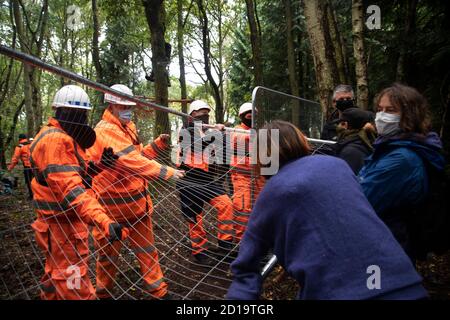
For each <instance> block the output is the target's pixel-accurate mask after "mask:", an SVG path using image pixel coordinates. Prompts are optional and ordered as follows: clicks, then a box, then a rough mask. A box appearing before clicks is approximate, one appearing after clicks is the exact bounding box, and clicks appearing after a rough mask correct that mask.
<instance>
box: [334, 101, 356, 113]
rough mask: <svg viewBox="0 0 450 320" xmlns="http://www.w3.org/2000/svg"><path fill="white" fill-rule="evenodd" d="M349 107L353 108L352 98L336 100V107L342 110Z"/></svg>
mask: <svg viewBox="0 0 450 320" xmlns="http://www.w3.org/2000/svg"><path fill="white" fill-rule="evenodd" d="M349 108H354V105H353V100H336V109H338V110H339V111H344V110H347V109H349Z"/></svg>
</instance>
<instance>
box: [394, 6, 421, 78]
mask: <svg viewBox="0 0 450 320" xmlns="http://www.w3.org/2000/svg"><path fill="white" fill-rule="evenodd" d="M417 3H418V0H408V1H407V2H406V5H405V7H406V20H405V26H404V30H403V32H402V34H401V37H400V55H399V58H398V62H397V75H396V81H399V82H404V81H405V79H407V71H408V64H409V60H410V58H409V56H410V54H409V53H410V52H412V51H414V45H415V34H416V10H417Z"/></svg>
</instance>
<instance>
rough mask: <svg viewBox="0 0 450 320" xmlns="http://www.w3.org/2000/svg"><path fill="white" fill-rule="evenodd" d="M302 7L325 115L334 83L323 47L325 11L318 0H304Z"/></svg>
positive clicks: (324, 43)
mask: <svg viewBox="0 0 450 320" xmlns="http://www.w3.org/2000/svg"><path fill="white" fill-rule="evenodd" d="M303 8H304V13H305V18H306V28H307V30H308V37H309V42H310V45H311V51H312V55H313V60H314V67H315V71H316V82H317V87H318V93H319V94H318V95H319V101H320V104H321V107H322V111H323V113H324V115H325V114H327V112H328V107H329V106H330V105H331V104H330V98H331V94H332V91H333V87H334V85H335V80H334V74H333V66H332V62H331V61H330V59H329V57H328V56H327V54H326V52H325V51H326V50H325V48H327V47H329V43H327V39H326V37H325V33H326V29H325V26H324V24H325V19H326V11H325V10H324V2H323V1H320V0H305V1H303Z"/></svg>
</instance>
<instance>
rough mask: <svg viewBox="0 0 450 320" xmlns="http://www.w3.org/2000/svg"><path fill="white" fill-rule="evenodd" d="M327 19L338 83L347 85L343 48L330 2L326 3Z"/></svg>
mask: <svg viewBox="0 0 450 320" xmlns="http://www.w3.org/2000/svg"><path fill="white" fill-rule="evenodd" d="M326 8H327V19H328V28H329V31H330V37H331V43H332V45H333V50H334V58H335V61H336V68H337V72H338V75H339V79H338V82H339V83H341V84H348V83H349V79H348V69H347V65H346V59H345V54H344V53H345V48H344V47H343V43H342V41H341V40H342V38H341V34H340V32H339V28H338V24H337V21H336V14H335V11H334V9H333V7H332V5H331V1H329V0H328V1H327V5H326Z"/></svg>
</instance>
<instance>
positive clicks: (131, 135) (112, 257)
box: [88, 84, 184, 299]
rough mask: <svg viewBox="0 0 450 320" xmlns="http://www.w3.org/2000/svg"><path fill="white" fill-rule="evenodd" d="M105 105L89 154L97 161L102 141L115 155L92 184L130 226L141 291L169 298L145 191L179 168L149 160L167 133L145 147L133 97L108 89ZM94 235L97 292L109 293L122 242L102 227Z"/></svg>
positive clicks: (106, 205) (178, 173)
mask: <svg viewBox="0 0 450 320" xmlns="http://www.w3.org/2000/svg"><path fill="white" fill-rule="evenodd" d="M111 88H112V89H114V90H117V91H120V92H123V93H126V94H129V95H133V93H132V91H131V90H130V89H129V88H128V87H127V86H125V85H121V84H116V85H113V86H112V87H111ZM105 102H107V103H108V104H109V105H108V108H107V109H106V110H105V112H104V114H103V117H102V120H101V121H100V122H99V123H98V124H97V126H96V127H95V132H96V133H97V140H96V142H95V144H94V146H93V147H92V148H90V149H89V150H88V154H89V155H90V157H91V158H92V160H94V161H98V159H99V158H100V156H101V152H102V150H103V149H104V148H105V147H112V149H113V150H114V152H115V155H116V156H117V157H118V159H117V161H116V163H115V166H114V168H111V169H110V170H104V171H103V172H101V173H99V174H98V175H97V176H96V177H94V179H93V182H92V188H93V190H94V191H95V193H96V195H97V198H98V200H99V202H100V203H101V204H102V205H103V207H104V208H105V209H106V211H107V212H108V216H109V217H110V218H111V219H114V220H115V221H117V222H119V223H121V224H125V225H127V226H129V227H130V236H129V240H130V247H131V249H132V250H133V251H134V252H135V254H136V256H137V260H138V261H139V264H140V268H141V272H142V277H143V279H144V281H145V291H146V293H148V294H149V295H150V296H151V297H153V298H158V299H170V298H171V296H170V294H168V290H167V283H166V282H165V281H164V278H163V273H162V270H161V268H160V265H159V261H158V252H157V250H156V248H155V245H154V236H153V226H152V220H151V213H152V211H153V204H152V200H151V199H150V195H149V194H148V191H147V186H148V181H149V180H154V179H162V180H168V179H178V178H181V177H182V176H183V174H184V173H183V171H180V170H176V169H174V168H171V167H167V166H165V165H161V164H160V163H158V162H156V161H154V160H151V159H152V158H154V157H155V156H156V153H157V151H158V150H164V149H165V148H166V147H167V146H168V145H167V140H168V135H162V136H161V137H159V139H156V140H155V141H154V143H153V144H150V145H148V146H146V147H145V148H144V147H143V145H142V143H141V142H140V141H139V138H138V134H137V130H136V126H135V124H134V123H133V122H132V121H131V118H132V114H133V113H132V108H133V107H134V106H135V105H136V104H135V103H134V102H132V101H129V100H125V99H121V98H119V97H116V96H113V95H111V94H106V95H105ZM93 237H94V239H95V246H96V247H97V248H98V252H99V255H98V257H97V268H96V270H97V280H96V281H97V286H96V293H97V296H98V297H100V298H104V299H109V298H111V291H112V289H113V287H114V279H115V275H116V272H117V259H118V258H119V253H120V249H121V246H122V244H121V243H118V242H116V243H114V244H110V243H108V241H107V239H105V237H104V235H103V232H102V230H101V229H98V228H94V230H93Z"/></svg>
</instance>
